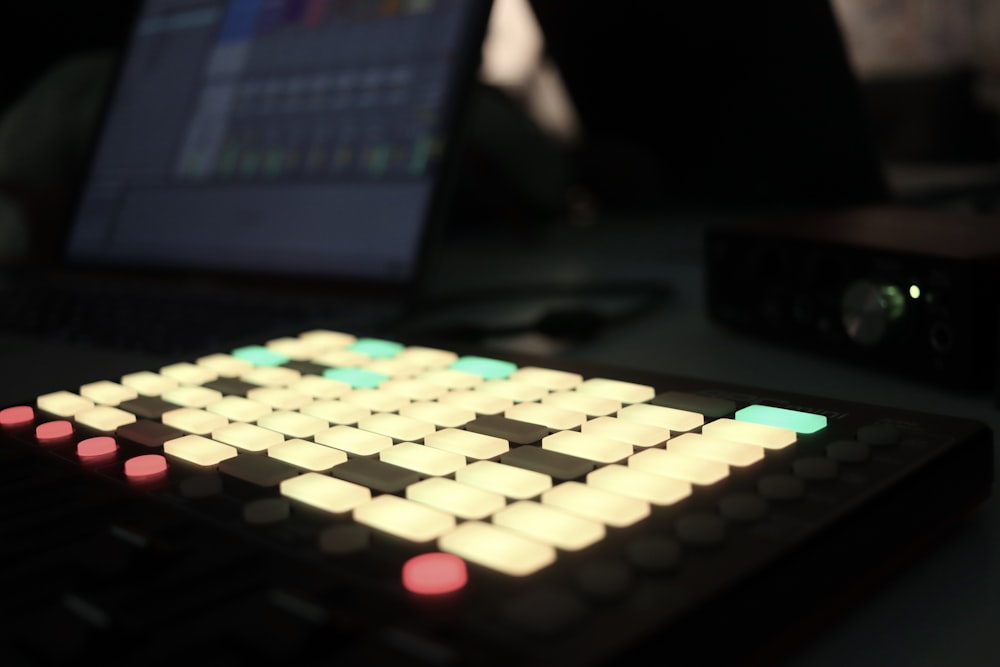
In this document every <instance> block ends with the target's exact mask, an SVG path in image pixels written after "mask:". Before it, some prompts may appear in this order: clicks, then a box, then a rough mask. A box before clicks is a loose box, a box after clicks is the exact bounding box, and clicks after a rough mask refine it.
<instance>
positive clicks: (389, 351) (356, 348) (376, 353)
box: [347, 338, 403, 359]
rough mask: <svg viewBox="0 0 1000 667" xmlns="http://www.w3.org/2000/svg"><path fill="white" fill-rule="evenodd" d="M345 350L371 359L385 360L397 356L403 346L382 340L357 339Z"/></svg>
mask: <svg viewBox="0 0 1000 667" xmlns="http://www.w3.org/2000/svg"><path fill="white" fill-rule="evenodd" d="M347 349H348V350H350V351H351V352H358V353H360V354H363V355H365V356H368V357H371V358H372V359H387V358H389V357H394V356H396V355H397V354H399V352H400V351H402V349H403V344H402V343H397V342H395V341H391V340H385V339H383V338H358V339H357V340H355V341H354V342H353V343H351V344H350V345H348V346H347Z"/></svg>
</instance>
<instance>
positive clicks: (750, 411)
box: [734, 405, 826, 433]
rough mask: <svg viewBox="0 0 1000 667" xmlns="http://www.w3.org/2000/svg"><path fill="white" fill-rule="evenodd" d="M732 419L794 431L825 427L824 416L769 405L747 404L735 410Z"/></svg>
mask: <svg viewBox="0 0 1000 667" xmlns="http://www.w3.org/2000/svg"><path fill="white" fill-rule="evenodd" d="M734 419H736V420H737V421H745V422H751V423H754V424H767V425H768V426H777V427H779V428H786V429H790V430H792V431H795V432H796V433H815V432H816V431H819V430H820V429H824V428H826V417H825V416H823V415H817V414H813V413H811V412H802V411H801V410H789V409H787V408H776V407H772V406H770V405H748V406H747V407H745V408H741V409H739V410H737V411H736V415H735V416H734Z"/></svg>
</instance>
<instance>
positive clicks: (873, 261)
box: [705, 205, 1000, 391]
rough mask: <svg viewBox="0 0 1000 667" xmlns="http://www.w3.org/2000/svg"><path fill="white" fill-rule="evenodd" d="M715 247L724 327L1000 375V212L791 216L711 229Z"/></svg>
mask: <svg viewBox="0 0 1000 667" xmlns="http://www.w3.org/2000/svg"><path fill="white" fill-rule="evenodd" d="M705 252H706V256H705V262H706V280H707V284H706V290H707V310H708V316H709V318H710V320H712V321H713V322H715V323H717V324H719V325H722V326H724V327H727V328H729V329H732V330H734V331H738V332H742V333H746V334H749V335H754V336H759V337H763V338H766V339H768V340H772V341H775V342H779V343H781V344H788V345H794V346H796V347H800V348H803V349H809V350H813V351H816V352H819V353H822V354H826V355H833V356H835V357H837V358H840V359H843V360H846V361H850V362H856V363H858V364H862V365H864V366H867V367H871V368H878V369H881V370H885V371H889V372H892V373H897V374H901V375H905V376H909V377H913V378H919V379H923V380H927V381H930V382H932V383H934V384H937V385H942V386H948V387H951V388H956V389H962V390H971V391H980V390H985V389H988V388H990V387H992V386H993V385H994V380H995V376H996V370H995V369H996V363H997V351H996V348H997V331H998V329H997V314H998V309H997V301H998V293H997V284H998V282H997V277H998V269H1000V216H992V215H985V214H974V213H957V212H950V211H942V210H936V209H923V208H915V207H909V206H896V205H893V206H873V207H866V208H855V209H843V210H832V211H824V212H819V213H809V214H800V215H794V216H781V217H775V218H772V219H764V220H755V221H751V222H747V221H744V222H740V223H732V224H728V225H718V226H715V227H712V228H710V229H709V230H708V231H707V237H706V243H705Z"/></svg>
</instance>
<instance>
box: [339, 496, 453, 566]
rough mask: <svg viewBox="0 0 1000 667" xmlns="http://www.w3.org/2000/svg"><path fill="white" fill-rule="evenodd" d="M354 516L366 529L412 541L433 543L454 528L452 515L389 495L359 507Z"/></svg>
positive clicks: (376, 498)
mask: <svg viewBox="0 0 1000 667" xmlns="http://www.w3.org/2000/svg"><path fill="white" fill-rule="evenodd" d="M353 517H354V520H355V521H357V522H358V523H360V524H362V525H364V526H368V527H369V528H374V529H376V530H381V531H382V532H385V533H389V534H390V535H394V536H395V537H399V538H402V539H404V540H409V541H410V542H421V543H422V542H430V541H431V540H435V539H437V538H439V537H441V536H442V535H445V534H447V533H449V532H451V531H452V530H454V529H455V517H454V516H453V515H451V514H448V513H446V512H442V511H440V510H436V509H434V508H433V507H429V506H427V505H424V504H422V503H417V502H414V501H412V500H407V499H405V498H400V497H398V496H393V495H389V494H385V495H381V496H377V497H375V498H372V500H371V502H367V503H364V504H361V505H358V506H357V507H355V508H354V512H353ZM458 555H461V554H458Z"/></svg>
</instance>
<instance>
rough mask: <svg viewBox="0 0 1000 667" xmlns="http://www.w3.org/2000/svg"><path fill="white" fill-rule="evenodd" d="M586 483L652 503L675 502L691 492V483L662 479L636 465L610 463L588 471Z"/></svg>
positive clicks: (666, 503)
mask: <svg viewBox="0 0 1000 667" xmlns="http://www.w3.org/2000/svg"><path fill="white" fill-rule="evenodd" d="M587 484H588V485H589V486H592V487H594V488H597V489H604V490H605V491H611V492H612V493H617V494H619V495H622V496H630V497H632V498H638V499H640V500H645V501H646V502H648V503H651V504H653V505H661V506H665V505H674V504H676V503H678V502H680V501H681V500H684V499H685V498H687V497H688V496H690V495H691V484H690V483H688V482H685V481H681V480H678V479H664V478H663V477H661V476H660V475H653V474H650V473H647V472H643V471H642V470H639V469H636V468H628V467H626V466H623V465H618V464H614V465H609V466H604V467H603V468H598V469H597V470H594V471H593V472H591V473H589V474H588V475H587Z"/></svg>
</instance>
